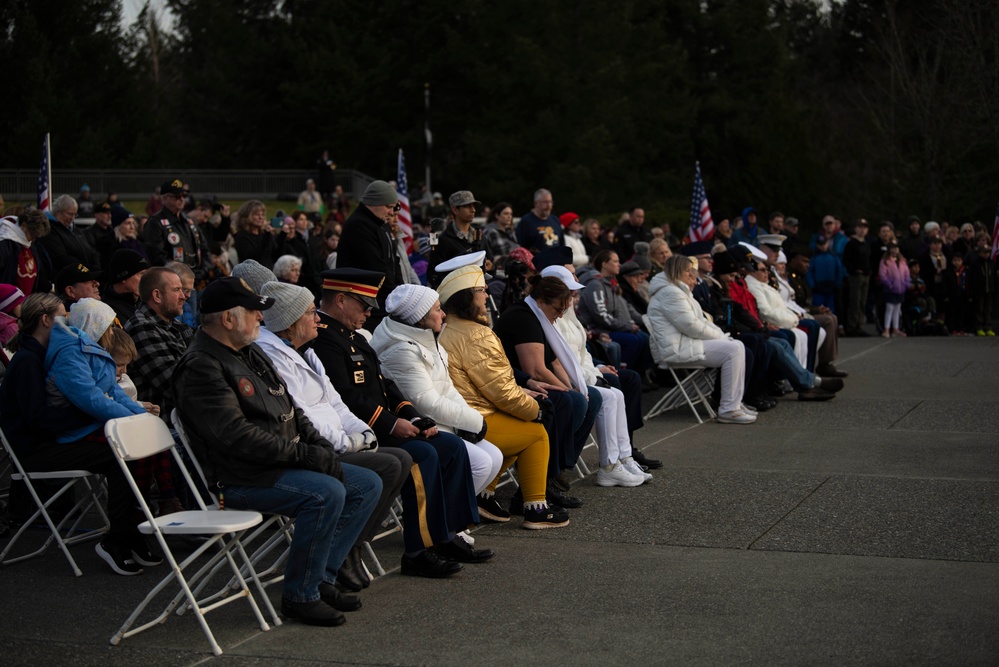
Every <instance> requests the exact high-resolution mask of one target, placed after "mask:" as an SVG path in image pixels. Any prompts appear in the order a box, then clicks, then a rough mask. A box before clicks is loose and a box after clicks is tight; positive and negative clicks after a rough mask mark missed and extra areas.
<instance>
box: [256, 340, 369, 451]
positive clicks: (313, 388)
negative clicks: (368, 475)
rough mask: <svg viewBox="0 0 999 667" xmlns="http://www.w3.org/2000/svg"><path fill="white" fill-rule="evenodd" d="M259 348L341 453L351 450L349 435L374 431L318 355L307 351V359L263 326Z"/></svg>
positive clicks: (296, 400)
mask: <svg viewBox="0 0 999 667" xmlns="http://www.w3.org/2000/svg"><path fill="white" fill-rule="evenodd" d="M257 345H259V346H260V349H262V350H263V351H264V354H266V355H267V357H268V358H269V359H270V360H271V363H272V364H274V368H275V369H277V372H278V375H279V376H281V379H282V380H283V381H284V383H285V385H286V386H287V388H288V393H289V394H290V395H291V398H292V400H294V401H295V405H297V406H298V407H299V408H301V409H302V412H304V413H305V416H306V417H308V418H309V421H311V422H312V425H313V426H315V427H316V430H317V431H319V433H320V434H321V435H322V436H323V437H324V438H326V439H327V440H329V441H330V442H331V443H333V449H335V450H336V452H337V453H338V454H343V453H344V452H347V451H350V450H351V441H350V438H349V437H348V435H347V434H348V433H363V432H364V431H370V430H371V429H369V428H368V425H367V424H365V423H364V422H363V421H361V420H360V419H359V418H358V417H356V416H354V413H352V412H351V411H350V409H349V408H348V407H347V406H346V405H345V404H344V402H343V399H342V398H340V394H339V393H338V392H337V390H336V389H334V388H333V385H332V384H331V383H330V380H329V378H328V377H326V369H325V368H324V367H323V362H321V361H319V357H317V356H316V353H315V352H313V351H312V350H306V352H305V358H304V359H303V358H302V355H301V354H299V353H298V352H297V351H296V350H295V349H294V348H293V347H291V346H290V345H288V344H287V343H285V342H284V341H283V340H281V339H280V338H278V337H277V336H275V335H274V334H273V333H271V332H270V331H268V330H267V329H265V328H264V327H260V338H258V339H257Z"/></svg>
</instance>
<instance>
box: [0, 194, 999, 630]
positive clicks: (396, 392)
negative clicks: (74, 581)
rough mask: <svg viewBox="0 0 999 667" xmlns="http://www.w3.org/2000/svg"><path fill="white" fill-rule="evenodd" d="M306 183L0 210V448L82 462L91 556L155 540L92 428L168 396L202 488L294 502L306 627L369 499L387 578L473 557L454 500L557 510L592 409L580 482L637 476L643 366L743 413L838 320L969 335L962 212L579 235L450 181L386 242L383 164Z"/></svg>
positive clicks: (358, 573) (984, 238)
mask: <svg viewBox="0 0 999 667" xmlns="http://www.w3.org/2000/svg"><path fill="white" fill-rule="evenodd" d="M315 188H316V186H315V183H312V182H310V183H309V184H308V185H307V189H306V191H305V192H303V193H302V196H301V197H299V201H298V205H299V210H298V211H296V212H295V213H293V214H292V215H289V216H285V217H281V216H276V219H269V218H268V215H267V210H266V206H265V205H264V204H263V203H262V202H260V201H257V200H251V201H247V202H245V203H243V204H242V205H241V206H240V207H239V208H238V209H237V210H236V211H235V213H233V212H232V211H231V210H230V208H229V207H228V206H226V205H224V204H219V203H217V202H215V201H211V200H206V201H203V202H197V203H195V201H194V200H193V198H192V197H191V196H190V192H189V189H188V187H187V186H185V184H184V183H182V182H181V181H180V180H177V179H174V180H170V181H167V182H165V183H164V184H163V185H162V186H160V188H159V189H158V193H157V195H156V197H157V198H158V199H157V201H158V202H159V203H160V204H161V208H159V209H156V208H155V203H156V202H153V201H151V205H150V207H149V209H148V211H149V212H148V218H146V219H142V218H137V217H136V216H134V215H132V214H131V213H130V212H129V211H127V210H125V209H124V207H123V206H122V205H121V204H120V203H118V202H112V201H104V202H100V203H94V202H89V204H88V205H87V208H88V210H90V209H92V211H93V214H94V217H95V219H96V220H97V222H96V223H95V224H94V225H93V226H92V227H90V228H88V229H87V230H86V232H84V233H77V232H76V230H75V229H74V225H73V221H74V219H75V217H76V215H77V213H78V212H79V211H80V210H82V209H83V206H84V203H85V202H87V200H88V199H89V193H88V196H87V198H83V197H81V201H78V200H76V199H74V198H73V197H70V196H68V195H64V196H61V197H59V198H57V199H56V200H55V201H54V203H53V207H52V211H51V212H50V213H48V214H46V213H42V212H40V211H38V210H35V209H32V208H24V209H17V210H12V211H7V212H6V213H7V215H5V217H4V218H3V219H2V221H0V282H2V284H0V340H2V342H3V344H4V346H5V347H6V348H7V350H9V351H10V352H13V353H14V354H13V355H12V356H10V357H9V356H7V355H6V354H5V355H4V357H3V362H4V363H3V366H4V369H5V370H4V376H3V381H2V383H0V426H2V428H3V431H4V433H5V434H6V436H7V438H8V439H9V441H10V443H11V445H12V447H13V448H14V449H15V451H16V452H17V453H18V456H19V458H20V459H21V460H22V462H23V463H24V464H25V465H26V467H28V469H35V470H51V469H65V468H85V469H89V470H92V471H94V472H99V473H102V474H105V475H106V476H107V480H108V492H109V512H108V516H109V519H110V526H111V527H110V531H109V533H108V535H107V536H106V537H104V539H103V540H101V541H100V542H99V543H98V544H97V546H96V550H97V553H98V554H99V555H100V557H101V558H102V559H103V560H104V561H105V562H106V563H107V564H108V566H109V567H110V568H111V569H112V570H113V571H114V572H116V573H118V574H121V575H136V574H140V573H142V572H143V570H144V568H147V567H154V566H155V565H157V564H159V563H160V562H161V558H160V557H159V556H158V555H157V554H156V553H155V552H154V551H153V550H151V549H150V547H149V545H148V544H147V543H146V541H145V540H144V539H143V538H142V537H141V535H140V533H139V532H138V531H137V529H136V526H135V521H136V515H135V512H134V506H135V502H134V500H135V499H134V498H132V497H131V493H132V491H131V490H130V488H129V487H128V486H127V485H126V484H125V482H124V479H123V475H122V474H121V472H120V470H118V468H117V465H116V463H115V461H114V457H113V456H112V454H111V451H110V448H109V446H108V445H107V443H106V441H105V439H104V435H103V434H104V428H103V427H104V424H105V423H106V422H107V421H108V420H110V419H114V418H117V417H123V416H128V415H132V414H142V413H149V414H153V415H157V416H159V417H160V418H163V419H166V420H168V424H170V425H171V426H176V425H177V424H175V423H174V422H172V421H170V420H171V419H172V418H173V417H172V415H174V414H176V415H177V418H179V419H180V421H181V423H182V425H183V431H184V432H185V433H186V434H187V436H188V439H189V441H190V445H191V449H192V452H193V455H194V456H196V457H197V459H198V460H199V462H200V463H201V464H202V466H203V467H204V469H205V472H206V474H207V476H208V479H209V481H210V484H211V489H210V491H211V492H212V493H215V494H216V495H217V496H218V497H219V499H220V501H222V502H224V505H225V506H226V507H231V508H234V509H255V510H259V511H263V512H271V513H278V514H283V515H287V516H290V517H294V518H295V531H294V537H293V539H292V542H291V545H290V550H291V554H290V557H289V559H288V562H287V566H286V571H285V580H284V588H283V592H282V605H281V606H282V612H283V613H284V615H285V616H286V617H289V618H296V619H299V620H301V621H303V622H305V623H310V624H315V625H326V626H333V625H339V624H341V623H343V622H344V621H345V616H344V615H343V613H344V612H349V611H353V610H355V609H358V608H359V607H360V604H361V602H360V599H359V597H358V595H357V593H358V592H359V591H361V590H363V589H364V588H365V587H366V586H367V585H368V584H369V583H370V573H369V572H368V571H367V569H366V568H365V566H364V564H363V561H362V559H361V551H360V548H361V545H363V543H364V542H365V541H369V540H370V539H372V537H373V536H374V534H375V533H376V532H377V531H378V530H379V528H380V527H381V525H382V522H383V520H384V519H385V517H386V515H387V514H388V513H389V509H390V507H392V505H393V503H394V502H395V500H396V499H397V498H400V499H401V503H402V507H403V513H402V529H403V542H404V547H405V551H404V555H403V557H402V563H401V572H402V574H404V575H414V576H423V577H431V578H444V577H450V576H452V575H454V574H456V573H457V572H459V571H460V570H461V569H462V568H463V565H464V564H477V563H482V562H485V561H488V560H490V559H492V558H494V557H495V555H496V554H495V553H494V552H493V551H492V550H490V549H488V548H482V547H476V546H473V542H474V541H473V540H471V539H470V538H469V537H468V535H467V529H468V528H470V527H471V526H474V525H476V524H478V523H480V522H482V521H488V522H496V523H509V522H511V521H513V517H515V516H516V517H522V518H520V519H518V521H519V523H520V525H521V526H522V527H523V528H525V529H531V530H541V529H557V528H562V527H564V526H567V525H569V523H570V513H571V512H573V511H574V510H576V509H577V508H579V507H581V506H582V504H583V501H582V499H580V498H578V497H576V496H573V495H572V494H571V490H572V489H571V485H570V483H569V479H570V477H569V474H570V471H572V470H574V468H575V467H576V464H577V461H578V460H579V457H580V455H581V453H582V451H583V448H584V447H585V446H586V445H587V443H588V442H589V440H590V437H591V433H593V432H594V431H595V433H596V438H595V440H596V445H597V448H598V456H599V468H598V470H597V472H596V476H595V483H596V484H597V485H598V486H602V487H613V486H618V487H625V488H631V487H637V486H640V485H643V484H646V483H649V482H650V481H651V480H652V478H653V474H652V473H651V472H650V471H651V470H655V469H658V468H661V467H662V462H661V461H656V460H654V459H649V458H647V457H646V456H645V455H643V454H642V452H641V451H640V450H639V449H637V448H636V447H635V446H634V434H635V432H636V431H637V430H638V429H640V428H642V427H643V418H642V394H643V391H648V390H652V389H655V388H656V387H657V385H658V384H662V383H665V382H668V379H667V377H668V376H666V375H665V374H663V373H662V371H663V369H665V368H668V367H670V366H681V367H682V366H687V367H690V366H702V367H707V368H717V369H719V371H718V373H717V380H716V381H715V383H714V396H713V397H712V400H713V401H714V402H715V403H716V405H717V407H718V417H717V421H718V422H720V423H725V424H737V425H746V424H752V423H754V422H755V421H757V419H758V417H759V414H760V413H762V412H765V411H767V410H771V409H774V408H775V407H777V405H778V402H777V401H776V400H775V399H776V397H779V396H781V395H784V394H786V393H789V392H796V394H797V397H798V399H799V400H809V401H827V400H830V399H832V398H833V397H834V396H835V395H836V393H837V392H839V391H841V390H842V389H843V388H844V382H843V378H844V377H846V373H845V372H843V371H840V370H839V369H837V368H836V366H835V365H834V361H835V360H836V358H837V355H838V338H839V336H840V335H865V334H866V332H864V330H863V327H864V325H865V324H866V321H867V319H868V318H871V319H874V320H875V321H876V322H877V323H878V324H877V326H878V329H879V330H880V331H883V334H882V335H893V334H894V335H905V331H906V330H908V331H910V332H912V333H915V332H916V330H915V329H913V327H917V326H919V327H923V328H926V329H928V328H930V327H931V326H932V325H934V324H939V325H940V326H941V327H942V326H944V324H942V323H941V319H943V321H944V322H946V326H947V327H948V328H949V329H951V330H953V331H955V332H956V331H971V330H972V329H976V328H977V333H979V335H994V334H993V332H992V328H991V312H990V310H989V308H990V307H991V301H992V294H993V292H994V289H995V267H994V264H993V263H992V262H991V261H990V260H989V256H988V255H987V254H986V253H985V252H983V250H984V249H988V250H991V240H990V239H989V237H988V235H987V234H985V235H981V234H979V235H978V236H976V235H975V233H974V228H971V233H970V234H965V231H964V229H962V230H961V231H960V235H959V237H958V238H955V239H952V240H951V242H950V243H948V244H947V245H946V246H945V245H944V239H945V237H948V236H953V235H952V234H950V233H949V232H950V231H951V230H952V229H953V228H950V229H948V230H945V233H944V234H943V235H941V234H940V231H941V230H940V226H939V225H936V223H927V225H926V226H925V234H926V235H925V236H923V235H922V232H921V228H919V225H920V223H919V221H918V220H915V221H914V222H913V225H911V226H910V230H909V234H908V235H906V236H904V237H903V238H901V239H899V238H896V237H895V235H894V230H893V228H892V227H891V225H890V223H885V224H883V225H882V226H881V227H880V228H879V232H878V234H877V235H876V237H875V239H874V240H868V239H867V236H866V231H867V223H866V221H864V220H858V221H857V222H856V224H855V225H854V227H853V230H852V231H853V235H852V236H851V237H850V238H847V237H846V235H845V233H844V232H842V231H841V230H840V223H839V221H838V220H837V219H835V218H832V217H831V216H830V217H827V219H826V220H824V221H823V231H822V232H820V233H819V234H816V235H815V236H814V237H813V238H812V239H811V240H810V241H807V242H806V241H804V240H803V239H802V238H800V237H799V236H798V235H797V230H798V223H797V221H796V220H794V219H793V218H787V219H785V218H784V216H782V215H780V214H772V215H771V216H770V219H769V226H768V229H763V228H761V227H760V226H759V225H758V224H757V217H756V212H755V211H754V210H753V209H751V208H748V209H746V210H745V211H743V213H742V215H741V216H740V218H739V219H737V220H736V221H734V222H735V224H732V223H731V222H730V221H728V220H723V221H721V222H720V223H719V224H718V226H717V231H716V234H715V238H714V239H712V240H709V241H696V242H690V241H689V239H683V240H682V241H681V240H680V239H678V238H677V237H676V236H674V235H673V233H672V230H671V229H670V228H669V226H668V225H660V226H651V225H647V224H646V217H645V211H644V210H643V209H642V208H641V207H634V208H632V209H631V210H630V211H628V213H627V214H626V215H625V216H623V217H622V220H621V221H620V224H619V225H618V226H617V227H616V228H615V229H613V230H610V229H608V230H604V229H602V227H601V225H600V224H599V223H597V221H596V220H594V219H592V218H591V219H585V220H581V217H582V216H580V215H578V214H576V213H574V212H565V213H563V214H561V215H558V216H556V215H555V214H554V213H553V211H554V201H553V196H552V193H551V192H550V191H548V190H546V189H539V190H537V191H536V192H535V193H534V197H533V205H532V208H531V210H530V211H527V212H526V213H524V214H523V215H522V216H521V217H520V219H519V221H518V222H515V217H514V215H513V206H512V205H511V204H508V203H504V202H501V203H499V204H497V205H496V206H494V207H492V208H491V209H488V210H484V209H483V208H482V204H481V202H479V201H478V200H477V199H475V196H474V194H473V193H472V192H470V191H468V190H461V191H458V192H455V193H454V194H452V195H451V196H450V197H449V198H448V204H447V206H446V207H444V206H443V205H441V204H437V203H436V199H432V200H431V204H430V206H429V207H427V210H426V211H421V216H420V217H419V218H418V220H414V224H413V227H412V229H413V233H412V235H409V236H408V235H405V234H404V233H403V232H402V229H401V228H400V226H399V224H398V216H399V213H400V210H401V206H400V203H399V198H398V194H397V192H396V189H395V187H394V184H392V183H389V182H385V181H374V182H372V183H371V184H370V185H369V186H368V187H367V188H366V190H365V191H364V193H363V195H362V196H361V197H360V200H359V202H358V203H357V205H356V207H354V206H352V205H350V204H349V203H347V204H345V205H338V206H335V207H332V208H333V209H334V212H333V213H330V214H327V215H326V216H325V218H324V212H325V211H326V210H327V209H326V208H325V206H326V205H327V204H328V200H327V198H326V197H325V196H314V195H313V193H314V192H315ZM334 194H335V193H334ZM337 196H338V197H339V199H338V201H340V202H347V198H346V197H343V196H342V193H340V194H339V195H337ZM440 199H441V200H443V198H440ZM480 213H481V214H484V215H482V216H480V215H478V214H480ZM435 214H439V215H441V217H430V216H433V215H435ZM480 218H485V220H486V223H485V224H484V225H482V224H480V222H479V221H480ZM962 241H963V243H962ZM944 248H946V250H944ZM910 255H911V256H910ZM943 258H949V259H948V260H945V259H943ZM962 258H964V259H962ZM983 267H984V268H983ZM921 270H922V273H923V276H924V278H923V279H922V281H921V282H917V281H920V278H919V275H920V271H921ZM955 280H957V284H958V285H959V286H960V287H961V290H964V291H958V292H954V290H952V287H953V284H952V283H953V282H954V281H955ZM871 285H874V289H871ZM920 286H921V287H920ZM955 295H956V296H955ZM953 299H957V300H958V302H959V303H957V302H954V301H953ZM841 319H842V320H843V321H844V324H843V325H841ZM969 322H973V324H970V325H969ZM261 323H262V324H261ZM175 433H176V431H175ZM511 467H514V468H515V469H516V479H517V481H518V484H517V489H516V491H515V493H514V495H513V497H512V499H511V500H510V501H509V502H507V503H501V502H500V501H499V499H498V498H497V494H496V491H497V487H498V485H499V484H500V481H501V479H502V477H503V476H504V474H506V471H507V470H508V469H509V468H511ZM134 473H135V476H136V479H137V485H138V488H139V489H140V491H141V492H142V493H143V494H149V498H150V499H151V500H153V501H154V504H155V505H156V507H157V508H158V512H159V513H160V514H161V515H162V514H169V513H171V512H176V511H179V510H181V509H183V508H184V507H185V505H188V504H189V501H190V493H191V491H190V490H187V489H183V488H179V487H180V485H178V484H177V483H176V482H175V480H174V478H173V471H172V470H171V467H170V464H169V461H168V460H167V459H166V458H165V457H153V459H151V460H143V461H138V462H135V470H134Z"/></svg>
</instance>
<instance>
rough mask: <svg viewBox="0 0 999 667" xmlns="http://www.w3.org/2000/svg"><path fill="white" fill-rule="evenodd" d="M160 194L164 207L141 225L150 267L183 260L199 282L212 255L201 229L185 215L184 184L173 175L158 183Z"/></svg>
mask: <svg viewBox="0 0 999 667" xmlns="http://www.w3.org/2000/svg"><path fill="white" fill-rule="evenodd" d="M160 193H161V196H162V197H163V208H161V209H160V210H159V212H158V213H156V214H154V215H152V216H150V218H149V219H148V220H146V224H145V226H144V227H143V228H142V242H143V244H144V245H145V246H146V257H148V258H149V263H150V264H152V265H153V266H163V265H164V264H166V263H167V262H169V261H174V262H184V263H185V264H187V265H188V266H189V267H191V270H192V271H194V276H195V279H196V281H197V282H198V283H201V282H202V281H203V280H206V278H207V275H208V271H209V270H210V269H211V257H210V255H209V252H208V243H207V241H206V240H205V237H204V235H203V234H202V232H201V230H200V229H199V228H198V226H197V225H196V224H194V221H193V220H190V219H188V217H187V216H186V215H184V205H185V203H186V197H187V191H186V189H185V187H184V184H183V182H181V181H180V179H176V178H175V179H173V180H171V181H167V182H166V183H164V184H163V185H161V186H160Z"/></svg>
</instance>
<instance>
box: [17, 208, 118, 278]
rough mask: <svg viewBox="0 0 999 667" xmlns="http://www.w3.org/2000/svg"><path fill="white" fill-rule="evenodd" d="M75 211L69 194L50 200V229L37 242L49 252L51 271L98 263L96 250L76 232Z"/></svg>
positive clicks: (95, 265) (94, 265) (96, 264)
mask: <svg viewBox="0 0 999 667" xmlns="http://www.w3.org/2000/svg"><path fill="white" fill-rule="evenodd" d="M76 212H77V206H76V200H75V199H73V198H72V197H70V196H69V195H62V196H60V197H56V200H55V201H54V202H52V212H51V213H49V214H48V218H49V225H50V227H51V230H52V231H51V232H50V233H49V234H47V235H45V236H44V237H43V238H42V239H41V240H40V241H39V243H41V245H42V247H43V248H45V251H46V252H48V254H49V258H50V259H51V261H52V271H53V272H58V271H60V270H61V269H62V268H63V267H65V266H70V265H72V266H76V265H77V264H85V265H87V266H93V267H97V266H98V265H99V263H100V260H99V259H98V257H97V252H96V251H94V250H93V249H91V247H90V245H88V244H87V242H86V241H85V240H84V239H83V237H82V236H78V235H77V234H76V227H75V225H74V224H73V222H74V221H75V220H76ZM25 294H27V292H25Z"/></svg>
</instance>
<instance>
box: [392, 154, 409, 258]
mask: <svg viewBox="0 0 999 667" xmlns="http://www.w3.org/2000/svg"><path fill="white" fill-rule="evenodd" d="M395 182H396V194H398V195H399V206H400V207H401V208H400V209H399V229H400V230H402V234H403V240H402V242H403V244H404V245H405V246H406V252H407V253H411V252H413V215H412V213H410V210H409V184H408V183H407V182H406V158H405V157H403V155H402V149H401V148H400V149H399V174H398V175H397V176H396V179H395Z"/></svg>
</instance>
